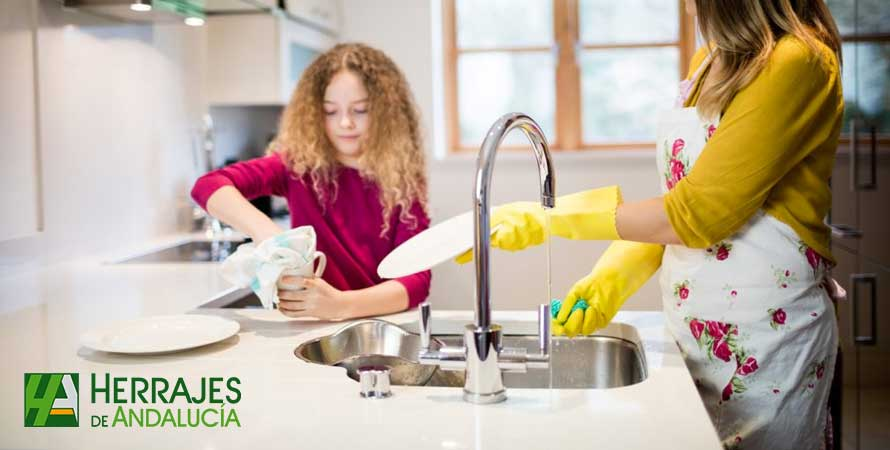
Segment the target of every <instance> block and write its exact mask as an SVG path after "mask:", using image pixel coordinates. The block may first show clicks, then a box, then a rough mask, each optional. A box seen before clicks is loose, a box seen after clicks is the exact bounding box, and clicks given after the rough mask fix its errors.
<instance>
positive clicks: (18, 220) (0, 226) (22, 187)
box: [0, 0, 42, 240]
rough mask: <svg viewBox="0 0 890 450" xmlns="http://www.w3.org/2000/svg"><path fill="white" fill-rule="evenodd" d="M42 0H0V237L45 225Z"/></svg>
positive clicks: (19, 234)
mask: <svg viewBox="0 0 890 450" xmlns="http://www.w3.org/2000/svg"><path fill="white" fill-rule="evenodd" d="M36 8H37V4H36V0H3V1H0V61H2V63H0V240H7V239H15V238H20V237H25V236H29V235H32V234H35V233H37V232H39V231H40V230H41V228H42V223H41V222H42V217H41V208H42V206H41V201H40V170H39V168H40V164H39V150H38V146H37V145H38V139H37V79H36V68H37V66H36V63H35V61H36V53H35V41H36V39H35V36H36V29H37V26H36Z"/></svg>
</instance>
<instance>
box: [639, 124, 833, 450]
mask: <svg viewBox="0 0 890 450" xmlns="http://www.w3.org/2000/svg"><path fill="white" fill-rule="evenodd" d="M715 133H719V121H718V120H714V121H704V122H703V121H701V120H700V119H699V117H698V114H697V112H696V111H695V110H694V109H693V108H683V109H678V110H675V111H673V112H672V113H670V114H669V115H667V116H664V117H663V118H662V120H661V121H660V122H659V127H658V138H657V141H656V142H659V147H660V148H659V149H658V151H657V152H656V159H657V163H658V174H659V178H660V181H661V183H660V184H661V190H662V192H667V191H669V190H671V189H673V187H674V186H676V185H677V183H679V182H680V181H681V180H682V179H683V178H684V177H685V176H686V175H687V174H688V173H689V171H690V170H692V167H693V166H694V165H695V161H696V159H697V158H698V156H699V155H700V154H701V152H702V150H703V149H704V148H705V145H706V143H707V141H708V140H709V139H710V138H711V137H712V136H713V135H714V134H715ZM662 262H663V264H662V271H661V280H660V284H661V286H662V299H663V303H664V312H665V315H666V318H667V322H668V327H669V329H670V330H671V333H672V334H673V336H674V338H675V339H676V341H677V343H678V345H679V346H680V351H681V353H682V354H683V356H684V360H685V362H686V365H687V367H688V368H689V371H690V373H691V374H692V377H693V380H694V381H695V384H696V387H697V388H698V390H699V393H700V395H701V397H702V401H703V402H704V404H705V408H706V409H707V410H708V413H709V414H710V416H711V420H712V422H713V423H714V426H715V428H716V429H717V432H718V434H719V436H720V438H721V439H722V440H723V445H724V447H725V448H733V449H747V448H753V449H756V448H770V449H808V448H819V446H820V444H821V443H822V442H823V432H824V429H825V423H826V421H827V412H826V411H827V409H826V405H827V399H828V390H829V386H830V384H831V383H830V381H831V378H832V376H833V373H832V372H833V368H834V358H835V356H836V355H835V352H836V348H837V329H836V320H835V317H834V310H833V307H832V305H831V302H830V299H829V298H828V295H827V293H826V291H825V289H824V288H823V287H822V281H823V277H824V276H825V273H826V269H827V267H826V263H827V261H826V260H825V258H823V257H821V255H819V254H818V253H816V252H815V251H813V250H812V249H811V248H809V247H807V246H806V245H805V244H803V243H802V242H801V240H800V238H799V236H797V234H796V233H795V232H794V231H793V230H792V229H791V228H790V227H788V226H787V225H786V224H784V223H782V222H780V221H778V220H777V219H775V218H774V217H772V216H769V215H768V214H765V213H764V212H762V211H761V212H760V213H758V214H756V215H755V216H754V217H753V218H752V219H750V221H749V222H748V223H747V224H746V225H745V226H744V227H742V228H741V229H740V230H739V231H738V232H737V233H736V234H734V235H733V236H728V237H727V238H725V239H724V240H722V241H720V242H717V243H715V244H714V245H712V246H710V247H708V248H705V249H692V248H687V247H683V246H673V245H668V246H666V249H665V253H664V257H663V261H662ZM790 411H793V412H794V413H793V414H789V412H790Z"/></svg>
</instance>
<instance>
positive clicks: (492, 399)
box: [464, 389, 507, 405]
mask: <svg viewBox="0 0 890 450" xmlns="http://www.w3.org/2000/svg"><path fill="white" fill-rule="evenodd" d="M504 400H507V390H506V389H501V390H500V391H499V392H494V393H491V394H476V393H473V392H467V390H466V389H464V401H465V402H468V403H475V404H477V405H491V404H493V403H500V402H502V401H504Z"/></svg>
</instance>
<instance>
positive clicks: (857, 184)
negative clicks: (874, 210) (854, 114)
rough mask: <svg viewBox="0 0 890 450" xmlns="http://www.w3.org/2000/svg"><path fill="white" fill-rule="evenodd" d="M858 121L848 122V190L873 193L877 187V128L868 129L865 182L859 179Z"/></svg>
mask: <svg viewBox="0 0 890 450" xmlns="http://www.w3.org/2000/svg"><path fill="white" fill-rule="evenodd" d="M857 123H858V120H856V119H852V120H850V190H852V191H873V190H875V189H877V187H878V181H877V180H878V172H877V171H878V138H877V127H875V126H871V127H869V133H868V134H869V138H870V140H871V142H870V144H871V145H869V157H868V159H869V164H870V167H869V173H868V175H869V177H868V181H867V182H863V181H861V180H860V179H859V133H858V132H857V128H858V127H857Z"/></svg>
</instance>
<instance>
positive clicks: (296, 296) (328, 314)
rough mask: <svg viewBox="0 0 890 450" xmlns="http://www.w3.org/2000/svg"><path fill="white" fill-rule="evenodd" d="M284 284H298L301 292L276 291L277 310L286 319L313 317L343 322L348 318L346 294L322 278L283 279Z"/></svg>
mask: <svg viewBox="0 0 890 450" xmlns="http://www.w3.org/2000/svg"><path fill="white" fill-rule="evenodd" d="M282 281H283V282H285V283H292V284H298V285H301V286H303V287H304V288H305V289H302V290H286V289H279V290H278V300H279V301H278V310H279V311H281V313H282V314H284V315H285V316H288V317H315V318H318V319H322V320H344V319H348V318H349V317H350V315H349V311H348V306H349V303H348V302H347V297H348V295H347V294H348V293H347V292H345V291H341V290H339V289H337V288H335V287H333V286H331V285H330V284H328V282H327V281H325V280H324V279H322V278H301V277H284V278H283V279H282Z"/></svg>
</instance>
